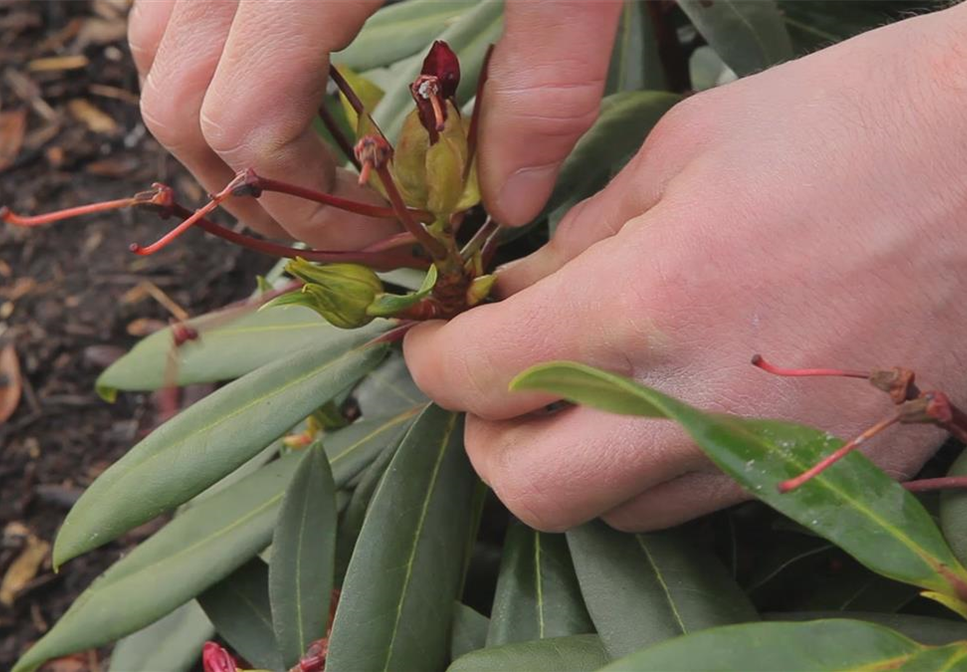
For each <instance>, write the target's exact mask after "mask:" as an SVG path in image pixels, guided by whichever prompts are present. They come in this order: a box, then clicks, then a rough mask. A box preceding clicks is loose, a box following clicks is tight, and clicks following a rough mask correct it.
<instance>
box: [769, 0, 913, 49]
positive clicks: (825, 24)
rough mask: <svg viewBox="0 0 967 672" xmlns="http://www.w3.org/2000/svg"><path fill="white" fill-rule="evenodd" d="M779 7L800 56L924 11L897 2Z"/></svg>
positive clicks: (794, 0)
mask: <svg viewBox="0 0 967 672" xmlns="http://www.w3.org/2000/svg"><path fill="white" fill-rule="evenodd" d="M778 5H779V11H780V12H781V13H782V18H783V21H785V23H786V27H787V29H788V30H789V36H790V37H791V38H792V42H793V46H794V47H795V48H796V52H797V53H806V52H809V51H813V50H815V49H818V48H820V47H825V46H829V45H830V44H833V43H835V42H840V41H842V40H845V39H847V38H850V37H853V36H854V35H858V34H860V33H862V32H865V31H867V30H871V29H873V28H879V27H880V26H883V25H886V24H887V23H890V22H891V21H893V20H895V18H896V17H897V16H903V15H904V14H906V15H912V14H914V13H916V12H917V11H918V10H922V9H923V7H924V5H923V4H922V3H918V2H900V1H898V0H891V1H890V2H883V3H877V2H839V1H838V0H836V1H829V0H823V1H820V2H817V1H815V0H814V1H813V2H801V1H800V0H779V3H778ZM887 10H889V11H887ZM891 14H892V16H891Z"/></svg>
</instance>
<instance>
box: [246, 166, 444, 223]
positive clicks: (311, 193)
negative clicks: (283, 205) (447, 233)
mask: <svg viewBox="0 0 967 672" xmlns="http://www.w3.org/2000/svg"><path fill="white" fill-rule="evenodd" d="M253 177H254V181H253V186H256V187H257V188H259V189H261V190H262V191H274V192H278V193H280V194H289V195H290V196H298V197H299V198H304V199H306V200H307V201H314V202H316V203H322V204H323V205H331V206H333V207H334V208H339V209H340V210H346V211H347V212H355V213H356V214H360V215H366V216H367V217H382V218H393V219H395V218H396V217H397V212H396V210H395V209H394V208H387V207H386V206H382V205H370V204H369V203H360V202H358V201H351V200H349V199H346V198H340V197H339V196H333V195H332V194H327V193H326V192H324V191H316V190H315V189H309V188H307V187H300V186H298V185H295V184H289V183H288V182H281V181H279V180H273V179H271V178H268V177H262V176H260V175H254V174H253ZM407 212H411V213H412V214H413V216H414V217H417V218H419V219H421V220H427V219H432V217H433V216H432V215H431V214H430V213H429V212H427V211H425V210H414V209H412V208H407Z"/></svg>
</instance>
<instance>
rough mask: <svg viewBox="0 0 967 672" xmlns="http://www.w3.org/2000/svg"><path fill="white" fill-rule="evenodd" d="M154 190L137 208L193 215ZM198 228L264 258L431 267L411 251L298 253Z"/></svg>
mask: <svg viewBox="0 0 967 672" xmlns="http://www.w3.org/2000/svg"><path fill="white" fill-rule="evenodd" d="M154 188H155V191H154V192H153V195H152V196H151V197H150V198H141V199H140V200H138V201H137V202H136V205H143V206H146V207H151V208H154V209H155V210H157V211H158V212H159V214H160V215H161V217H162V218H166V217H170V216H172V215H174V216H176V217H186V216H189V215H191V211H190V210H188V208H186V207H184V206H183V205H181V204H180V203H178V202H177V201H175V200H174V193H173V191H172V189H171V187H169V186H166V185H163V184H158V183H156V184H155V185H154ZM146 193H150V192H146ZM197 224H198V227H199V228H200V229H202V230H203V231H205V232H206V233H210V234H211V235H213V236H217V237H219V238H222V239H224V240H227V241H229V242H232V243H235V244H236V245H239V246H241V247H244V248H247V249H250V250H254V251H255V252H261V253H262V254H267V255H269V256H272V257H283V258H287V259H295V258H297V257H301V258H303V259H307V260H308V261H316V262H321V263H335V262H343V263H359V264H365V265H367V266H369V267H371V268H373V269H374V270H377V271H391V270H393V269H397V268H416V269H421V270H425V269H427V268H429V266H430V262H429V260H428V259H422V258H420V257H419V256H417V255H415V254H413V253H412V252H410V251H404V250H395V249H394V250H386V251H381V252H366V251H362V252H355V251H327V250H314V249H299V248H296V247H288V246H286V245H279V244H277V243H272V242H269V241H267V240H261V239H259V238H253V237H252V236H248V235H245V234H243V233H237V232H235V231H232V230H231V229H228V228H225V227H224V226H221V225H219V224H216V223H215V222H212V221H211V220H208V219H204V218H202V219H199V220H198V222H197Z"/></svg>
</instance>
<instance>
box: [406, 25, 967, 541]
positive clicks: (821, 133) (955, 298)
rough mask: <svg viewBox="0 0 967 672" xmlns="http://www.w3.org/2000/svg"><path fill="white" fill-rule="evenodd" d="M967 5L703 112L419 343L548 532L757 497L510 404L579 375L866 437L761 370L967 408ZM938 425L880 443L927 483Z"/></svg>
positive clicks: (819, 392)
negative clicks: (762, 366) (531, 381)
mask: <svg viewBox="0 0 967 672" xmlns="http://www.w3.org/2000/svg"><path fill="white" fill-rule="evenodd" d="M965 10H967V8H963V7H954V8H952V9H948V10H945V11H944V12H941V13H937V14H932V15H928V16H924V17H919V18H915V19H910V20H907V21H903V22H902V23H899V24H895V25H893V26H889V27H886V28H882V29H880V30H877V31H873V32H871V33H867V34H864V35H862V36H859V37H857V38H854V39H852V40H849V41H847V42H844V43H842V44H840V45H837V46H834V47H831V48H829V49H826V50H824V51H822V52H819V53H816V54H813V55H810V56H808V57H805V58H802V59H800V60H797V61H794V62H791V63H788V64H785V65H782V66H780V67H777V68H774V69H771V70H768V71H766V72H764V73H760V74H758V75H755V76H753V77H749V78H746V79H743V80H740V81H738V82H736V83H733V84H730V85H728V86H725V87H722V88H719V89H715V90H712V91H709V92H706V93H702V94H699V95H696V96H693V97H691V98H689V99H687V100H686V101H684V102H683V103H681V104H680V105H678V106H676V107H675V108H674V109H673V110H672V111H671V112H670V113H669V114H668V115H666V117H665V118H664V119H663V120H662V121H661V122H660V123H659V125H658V127H657V128H656V129H655V130H654V131H653V132H652V134H651V135H650V136H649V138H648V140H647V141H646V143H645V146H644V147H643V149H642V150H641V151H640V152H639V154H638V155H637V156H636V157H635V158H634V159H633V160H632V162H631V163H630V164H629V165H628V166H627V167H626V168H625V170H623V171H622V173H621V174H620V175H619V176H618V177H616V179H615V180H614V181H613V182H612V183H611V184H610V185H609V186H608V187H607V188H606V189H605V190H603V191H602V192H601V193H599V194H598V195H596V196H595V197H593V198H591V199H589V200H587V201H585V202H583V203H581V204H579V205H578V206H577V207H576V208H574V209H573V210H572V211H571V212H570V213H568V215H567V217H566V218H565V219H564V221H562V223H561V225H560V227H559V229H558V231H557V233H556V235H555V236H554V238H553V239H552V241H551V242H550V243H549V244H548V245H547V246H545V247H544V248H542V249H541V250H539V251H538V252H536V253H535V254H533V255H532V256H531V257H528V258H527V259H525V260H522V261H520V262H517V263H515V264H513V265H511V266H510V267H509V268H507V269H505V270H503V272H501V273H500V279H499V281H498V288H499V290H500V292H501V293H502V294H503V295H505V296H506V297H507V298H505V299H504V300H503V301H501V302H499V303H496V304H490V305H485V306H481V307H479V308H475V309H473V310H471V311H469V312H467V313H465V314H462V315H460V316H458V317H457V318H455V319H454V320H452V321H450V322H449V323H446V324H443V323H430V324H425V325H421V326H419V327H417V328H415V329H413V330H412V331H411V332H410V333H409V334H408V335H407V338H406V341H405V354H406V358H407V362H408V364H409V367H410V370H411V372H412V373H413V375H414V377H415V380H416V382H417V384H418V385H419V386H420V387H421V388H422V389H423V390H424V391H425V392H426V393H427V394H429V395H430V396H431V397H432V398H433V399H435V400H436V401H437V402H438V403H440V404H441V405H443V406H445V407H447V408H451V409H460V410H466V411H468V413H469V415H468V419H467V425H466V446H467V451H468V453H469V455H470V459H471V461H472V463H473V465H474V468H475V469H476V470H477V471H478V473H479V474H480V475H481V477H482V478H483V479H484V480H485V481H486V482H488V483H489V484H490V485H491V487H492V488H493V489H494V491H495V492H496V494H497V495H498V496H499V497H500V498H501V499H502V500H503V502H504V503H505V504H506V505H507V506H508V508H509V509H510V510H511V511H512V512H513V513H515V514H516V515H517V516H518V517H520V518H521V519H522V520H523V521H524V522H526V523H528V524H529V525H531V526H533V527H536V528H538V529H542V530H549V531H557V530H563V529H567V528H568V527H571V526H573V525H576V524H579V523H581V522H583V521H585V520H588V519H590V518H593V517H596V516H602V517H603V518H604V519H605V520H606V521H607V522H608V523H610V524H611V525H613V526H615V527H617V528H619V529H625V530H645V529H652V528H661V527H666V526H670V525H674V524H676V523H679V522H682V521H684V520H687V519H690V518H693V517H695V516H698V515H701V514H704V513H706V512H710V511H713V510H716V509H718V508H721V507H723V506H727V505H729V504H732V503H735V502H738V501H740V500H742V499H744V498H746V497H747V495H746V494H744V493H743V492H742V491H740V490H739V488H738V486H736V485H735V484H734V483H732V482H731V481H730V480H729V479H728V478H727V477H725V476H723V475H721V474H720V473H718V472H717V471H716V470H715V468H714V467H713V466H712V465H711V463H710V462H708V461H707V460H706V459H705V458H704V457H703V455H702V454H701V452H700V451H699V450H698V449H697V448H696V447H695V446H694V445H693V444H692V443H691V442H690V441H689V440H688V438H687V437H686V436H685V434H684V433H683V432H682V431H681V430H680V429H678V428H677V427H676V426H674V425H672V424H671V423H667V422H660V421H647V420H642V419H640V418H631V417H624V416H610V415H606V414H604V413H602V412H599V411H595V410H593V409H589V408H583V407H577V408H567V409H566V410H563V411H561V412H558V413H555V414H551V415H548V414H546V413H544V414H535V413H532V412H533V411H537V410H539V409H541V408H542V407H543V406H544V405H545V404H547V403H548V402H550V401H552V399H551V398H550V397H547V396H541V395H535V394H510V393H508V391H507V386H508V383H509V381H510V380H511V379H512V378H513V377H514V376H515V375H516V374H518V373H520V372H521V371H523V370H524V369H526V368H528V367H529V366H531V365H533V364H536V363H539V362H544V361H549V360H559V359H567V360H577V361H581V362H585V363H588V364H591V365H595V366H599V367H602V368H606V369H610V370H612V371H615V372H617V373H620V374H624V375H629V376H632V377H634V378H636V379H638V380H639V381H641V382H644V383H646V384H648V385H651V386H654V387H656V388H658V389H660V390H662V391H665V392H667V393H669V394H672V395H675V396H679V397H681V398H682V399H683V400H685V401H687V402H690V403H692V404H695V405H697V406H700V407H704V408H707V409H710V410H717V411H724V412H730V413H738V414H743V415H752V416H765V417H769V416H771V417H777V418H781V419H787V420H794V421H800V422H805V423H808V424H812V425H815V426H818V427H822V428H825V429H827V430H829V431H831V432H833V433H835V434H838V435H840V436H843V437H850V436H853V435H855V434H857V433H858V432H859V431H861V430H862V429H864V428H866V427H868V426H869V425H871V424H873V423H874V422H875V421H877V420H879V419H881V418H882V417H885V416H886V415H887V414H888V413H890V412H891V410H892V409H891V408H890V406H889V402H886V401H885V400H884V398H883V397H882V395H881V394H880V393H877V392H876V391H874V390H872V389H871V388H868V387H866V388H864V386H863V384H862V383H857V382H855V381H854V382H850V381H844V380H830V379H813V380H789V379H779V378H774V377H771V376H767V375H766V374H764V373H763V372H761V371H758V370H756V369H754V368H753V367H752V366H750V364H749V360H750V357H751V355H752V354H753V353H757V352H761V353H763V354H764V355H766V356H767V357H769V358H770V359H772V360H773V361H776V362H779V363H782V364H784V365H787V366H807V367H810V366H837V367H844V368H853V369H864V368H866V369H869V368H876V367H888V366H891V365H903V366H906V367H909V368H913V369H915V370H916V371H917V372H918V376H919V380H920V381H922V384H924V385H927V386H928V387H926V388H924V389H930V388H931V387H932V388H934V389H942V390H944V391H946V392H947V393H948V394H949V395H950V396H951V398H952V400H953V401H954V402H955V403H963V402H964V401H967V388H965V386H964V382H965V378H967V373H965V369H964V363H965V362H967V339H965V338H964V334H965V332H967V306H965V301H964V298H963V297H964V295H965V290H967V275H965V274H964V272H963V268H965V263H967V246H965V243H967V240H965V239H967V227H965V226H964V224H963V221H961V220H962V213H963V211H964V208H965V206H967V182H965V181H964V179H963V165H962V164H963V157H964V156H967V124H965V122H964V116H963V109H964V97H965V94H967V90H965V89H967V87H965V85H964V82H965V81H967V79H965V76H967V57H965V54H964V51H963V48H962V44H963V37H964V33H965V22H967V13H965ZM940 438H941V433H940V432H939V431H938V430H936V429H935V428H932V427H924V426H921V427H905V428H904V429H903V430H902V431H899V430H896V431H895V433H891V434H888V435H887V436H886V437H882V438H880V439H877V440H874V441H871V442H870V443H869V448H868V449H867V451H868V453H869V454H870V456H871V457H872V458H873V459H874V461H876V462H877V463H878V464H879V465H880V466H881V467H883V468H884V469H886V470H887V472H889V473H890V474H891V475H893V476H895V477H898V478H906V477H910V476H911V475H913V474H914V473H915V472H916V471H917V470H918V469H919V467H920V466H921V465H922V463H923V462H924V461H925V460H926V459H927V457H929V455H930V454H931V453H932V452H933V450H934V449H935V447H936V446H937V445H938V444H939V441H940Z"/></svg>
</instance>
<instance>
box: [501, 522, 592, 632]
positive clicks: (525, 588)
mask: <svg viewBox="0 0 967 672" xmlns="http://www.w3.org/2000/svg"><path fill="white" fill-rule="evenodd" d="M593 631H594V627H593V626H592V625H591V618H590V616H588V610H587V608H586V607H585V606H584V600H583V599H582V597H581V589H580V587H579V586H578V581H577V577H576V576H575V575H574V566H573V565H572V564H571V557H570V553H569V551H568V548H567V541H566V540H565V538H564V535H561V534H545V533H542V532H538V531H536V530H532V529H530V528H529V527H527V526H526V525H523V524H520V523H515V524H512V525H511V526H510V528H509V529H508V530H507V537H506V539H505V540H504V555H503V559H502V561H501V566H500V574H499V576H498V578H497V592H496V595H495V596H494V604H493V608H492V611H491V615H490V629H489V631H488V632H487V646H500V645H502V644H511V643H513V642H526V641H530V640H534V639H545V638H549V637H564V636H566V635H580V634H585V633H589V632H593Z"/></svg>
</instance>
